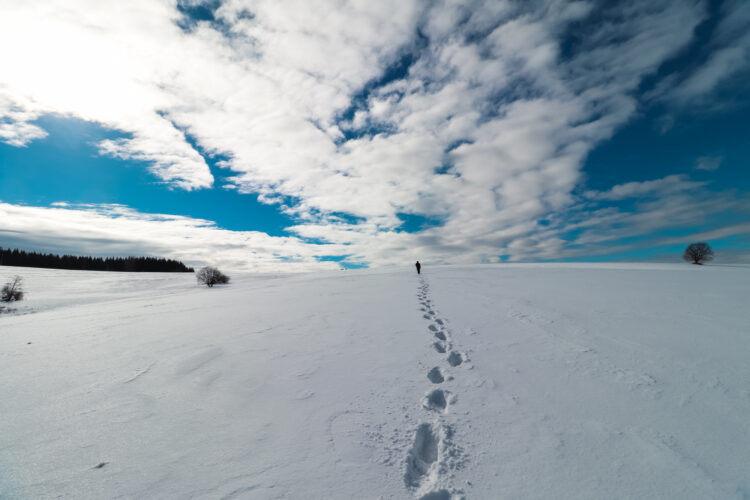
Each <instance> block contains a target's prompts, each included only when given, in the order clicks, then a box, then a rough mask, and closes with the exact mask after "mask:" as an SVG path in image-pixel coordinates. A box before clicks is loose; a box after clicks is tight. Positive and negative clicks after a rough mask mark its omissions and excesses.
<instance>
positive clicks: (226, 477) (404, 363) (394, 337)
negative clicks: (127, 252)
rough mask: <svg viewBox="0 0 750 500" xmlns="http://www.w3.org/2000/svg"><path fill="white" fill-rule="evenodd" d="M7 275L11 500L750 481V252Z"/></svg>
mask: <svg viewBox="0 0 750 500" xmlns="http://www.w3.org/2000/svg"><path fill="white" fill-rule="evenodd" d="M13 274H20V275H22V276H23V277H24V278H25V285H26V286H25V290H26V292H27V297H28V300H25V301H23V302H18V303H16V304H11V307H12V308H15V311H12V312H11V313H8V312H6V313H3V314H2V315H0V417H1V418H0V498H3V499H29V498H34V499H46V498H98V499H100V498H119V497H122V498H210V499H214V498H215V499H231V498H250V499H255V498H257V499H270V498H293V499H296V498H300V499H302V498H304V499H309V498H326V499H329V498H332V499H339V498H341V499H348V498H363V499H364V498H372V499H375V498H383V499H387V498H395V499H400V498H404V499H407V498H423V499H426V500H429V499H433V500H435V499H437V500H448V499H451V500H455V499H460V498H467V499H474V498H475V499H496V498H498V499H504V498H508V499H519V498H524V499H527V498H536V499H548V498H556V499H561V498H562V499H564V498H570V499H574V498H575V499H601V498H653V499H656V498H680V499H691V498H694V499H706V498H712V499H713V498H738V499H739V498H748V497H750V326H749V325H750V269H748V268H743V267H728V266H727V267H721V266H703V267H698V266H690V265H625V264H623V265H549V264H545V265H498V266H472V267H439V268H430V267H429V266H427V267H425V269H424V270H423V274H422V275H421V276H417V275H416V274H415V273H414V272H413V270H411V268H409V269H408V270H373V271H341V272H338V273H328V274H308V275H295V276H282V275H279V276H250V275H247V276H234V275H233V276H232V278H233V281H232V284H231V285H230V286H227V287H215V288H213V289H207V288H205V287H203V288H201V287H198V286H197V285H196V283H195V280H194V278H193V277H192V275H175V274H141V273H139V274H119V273H91V272H80V271H78V272H75V271H73V272H71V271H56V270H38V269H18V268H8V267H0V278H2V279H3V280H5V279H6V278H7V277H9V276H11V275H13ZM3 282H4V281H3Z"/></svg>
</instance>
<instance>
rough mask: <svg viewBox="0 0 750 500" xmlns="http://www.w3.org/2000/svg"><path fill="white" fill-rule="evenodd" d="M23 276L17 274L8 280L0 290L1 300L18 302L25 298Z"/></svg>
mask: <svg viewBox="0 0 750 500" xmlns="http://www.w3.org/2000/svg"><path fill="white" fill-rule="evenodd" d="M21 281H22V279H21V277H20V276H15V277H14V278H13V279H12V280H11V281H9V282H7V283H6V284H5V286H3V289H2V290H0V302H16V301H19V300H22V299H23V290H22V289H21Z"/></svg>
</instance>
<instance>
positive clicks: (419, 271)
mask: <svg viewBox="0 0 750 500" xmlns="http://www.w3.org/2000/svg"><path fill="white" fill-rule="evenodd" d="M416 266H417V274H422V264H420V263H419V261H417V263H416Z"/></svg>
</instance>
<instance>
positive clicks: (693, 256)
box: [682, 243, 714, 265]
mask: <svg viewBox="0 0 750 500" xmlns="http://www.w3.org/2000/svg"><path fill="white" fill-rule="evenodd" d="M682 258H683V259H685V260H686V261H688V262H692V263H693V264H698V265H701V264H703V263H704V262H708V261H710V260H713V259H714V251H713V250H711V247H710V246H709V244H708V243H691V244H690V245H689V246H688V247H687V248H686V249H685V253H684V254H683V255H682Z"/></svg>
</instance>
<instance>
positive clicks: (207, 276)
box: [195, 266, 229, 287]
mask: <svg viewBox="0 0 750 500" xmlns="http://www.w3.org/2000/svg"><path fill="white" fill-rule="evenodd" d="M195 277H196V278H198V283H201V284H203V285H206V286H208V287H212V286H214V285H223V284H226V283H229V276H227V275H226V274H224V273H222V272H221V271H219V270H218V269H216V268H215V267H210V266H207V267H204V268H202V269H200V270H199V271H198V272H197V273H196V274H195Z"/></svg>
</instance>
